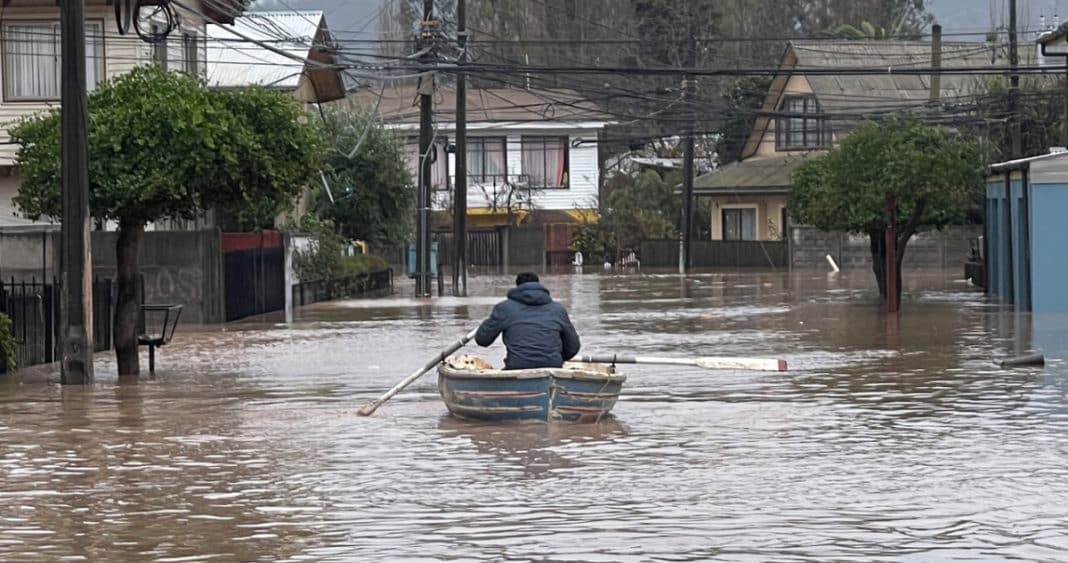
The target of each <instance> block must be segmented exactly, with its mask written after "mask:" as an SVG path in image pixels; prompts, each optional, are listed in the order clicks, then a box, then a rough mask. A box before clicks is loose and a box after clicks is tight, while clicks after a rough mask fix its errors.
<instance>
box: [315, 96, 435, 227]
mask: <svg viewBox="0 0 1068 563" xmlns="http://www.w3.org/2000/svg"><path fill="white" fill-rule="evenodd" d="M326 124H327V125H326V131H327V134H328V135H329V136H330V137H331V138H332V139H333V141H334V145H335V146H336V147H338V150H334V151H331V152H330V153H329V154H328V155H327V157H326V163H325V164H326V172H325V175H326V177H327V184H328V185H329V190H330V192H329V193H327V191H326V190H327V188H326V187H323V188H321V189H320V190H319V193H318V196H317V198H316V212H317V214H318V215H319V217H321V218H323V219H326V220H329V221H331V222H332V223H333V224H334V225H336V226H337V228H338V230H339V232H340V234H341V235H343V236H345V237H348V238H350V239H359V240H367V241H397V240H404V239H405V238H407V237H408V235H410V234H411V229H412V223H413V217H414V216H415V196H416V192H415V187H414V185H413V182H412V178H411V175H410V174H409V173H408V168H407V166H406V165H405V160H404V155H403V153H402V151H401V147H400V144H399V143H398V141H397V139H396V137H394V136H393V134H392V133H391V132H390V131H388V130H387V129H386V128H385V127H383V126H382V124H381V123H380V122H378V121H376V120H375V119H373V118H372V117H370V116H368V115H367V114H365V113H363V112H361V111H358V110H356V111H346V110H334V111H331V112H328V113H327V114H326ZM350 147H354V148H355V147H358V148H357V150H356V151H355V153H351V151H352V148H350ZM350 154H351V156H350Z"/></svg>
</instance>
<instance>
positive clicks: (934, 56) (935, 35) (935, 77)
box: [931, 23, 942, 104]
mask: <svg viewBox="0 0 1068 563" xmlns="http://www.w3.org/2000/svg"><path fill="white" fill-rule="evenodd" d="M931 68H932V69H933V72H932V73H931V102H932V103H934V104H937V103H938V102H939V100H940V99H941V98H942V73H941V72H940V71H941V69H942V26H941V25H939V24H937V23H936V24H934V25H933V26H931Z"/></svg>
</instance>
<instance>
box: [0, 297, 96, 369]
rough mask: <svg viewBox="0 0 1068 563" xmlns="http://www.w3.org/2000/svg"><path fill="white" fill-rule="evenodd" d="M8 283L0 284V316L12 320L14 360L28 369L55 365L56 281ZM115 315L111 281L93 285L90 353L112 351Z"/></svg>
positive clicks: (57, 335)
mask: <svg viewBox="0 0 1068 563" xmlns="http://www.w3.org/2000/svg"><path fill="white" fill-rule="evenodd" d="M50 281H51V283H48V282H47V281H46V280H40V281H39V280H37V279H36V278H30V279H29V280H21V281H16V280H15V279H14V278H12V279H11V280H10V281H7V282H3V283H0V312H2V313H4V314H6V315H7V316H8V317H10V318H11V330H12V333H13V334H12V335H13V336H14V340H15V359H16V361H17V362H18V365H19V366H23V367H28V366H32V365H38V364H46V363H50V362H54V361H57V360H58V359H59V357H60V350H59V347H60V344H61V342H62V335H61V334H60V326H61V324H62V323H61V322H60V321H61V318H60V310H59V299H60V291H61V286H60V284H59V280H58V279H56V278H52V280H50ZM113 313H114V294H113V284H112V281H111V280H110V279H96V280H94V281H93V350H94V351H96V352H104V351H107V350H110V349H111V323H112V315H113Z"/></svg>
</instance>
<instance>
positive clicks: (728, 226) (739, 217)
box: [723, 208, 757, 240]
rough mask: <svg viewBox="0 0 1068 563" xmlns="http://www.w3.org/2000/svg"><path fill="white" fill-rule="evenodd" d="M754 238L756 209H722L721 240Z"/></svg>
mask: <svg viewBox="0 0 1068 563" xmlns="http://www.w3.org/2000/svg"><path fill="white" fill-rule="evenodd" d="M756 239H757V237H756V209H753V208H748V209H724V210H723V240H756Z"/></svg>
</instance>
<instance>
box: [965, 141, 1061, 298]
mask: <svg viewBox="0 0 1068 563" xmlns="http://www.w3.org/2000/svg"><path fill="white" fill-rule="evenodd" d="M990 170H991V175H990V176H989V177H988V179H987V184H986V221H985V223H986V228H985V237H984V244H983V246H984V258H985V262H986V290H987V292H988V293H990V294H993V295H996V296H998V297H1000V298H1001V299H1002V301H1004V302H1006V303H1012V304H1014V305H1016V307H1017V309H1019V310H1023V311H1031V310H1033V311H1036V312H1056V311H1062V312H1068V152H1052V153H1050V154H1044V155H1040V156H1034V157H1030V158H1022V159H1019V160H1011V161H1008V162H1002V163H998V164H995V165H993V166H991V167H990Z"/></svg>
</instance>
